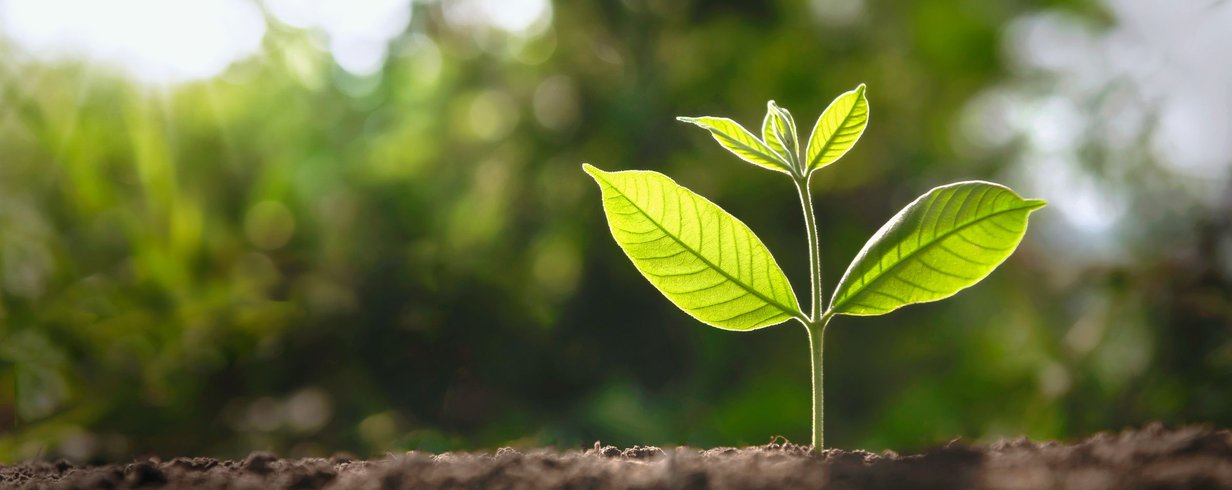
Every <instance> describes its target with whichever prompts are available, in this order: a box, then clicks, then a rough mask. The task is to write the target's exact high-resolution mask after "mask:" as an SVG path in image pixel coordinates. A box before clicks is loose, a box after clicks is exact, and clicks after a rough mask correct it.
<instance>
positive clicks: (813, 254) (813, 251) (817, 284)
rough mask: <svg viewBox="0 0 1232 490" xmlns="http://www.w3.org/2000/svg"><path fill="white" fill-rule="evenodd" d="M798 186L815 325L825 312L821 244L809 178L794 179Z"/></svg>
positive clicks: (812, 319) (811, 311)
mask: <svg viewBox="0 0 1232 490" xmlns="http://www.w3.org/2000/svg"><path fill="white" fill-rule="evenodd" d="M792 180H793V181H794V182H795V184H796V192H797V193H798V194H799V195H800V206H801V207H802V208H804V234H805V235H808V247H809V282H810V283H811V284H812V289H813V294H812V295H811V296H810V300H811V302H812V306H811V307H810V308H809V315H808V319H809V322H810V323H815V321H816V320H817V319H818V315H820V314H821V312H822V311H824V310H825V304H824V303H823V301H824V299H823V298H822V292H821V243H820V240H818V239H817V217H816V216H815V215H814V214H813V195H812V191H810V190H809V177H801V178H797V179H792Z"/></svg>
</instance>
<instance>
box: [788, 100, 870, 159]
mask: <svg viewBox="0 0 1232 490" xmlns="http://www.w3.org/2000/svg"><path fill="white" fill-rule="evenodd" d="M866 126H868V98H866V97H865V96H864V84H863V83H861V84H860V86H859V87H856V88H855V89H854V90H851V91H849V92H845V93H843V94H842V95H840V96H838V98H836V99H834V102H831V103H830V106H829V107H826V110H825V111H823V112H822V113H821V117H819V118H817V124H816V125H814V126H813V133H812V135H811V136H810V137H809V143H808V149H807V150H806V151H805V152H804V161H805V162H806V163H807V165H805V166H804V168H805V169H806V171H812V170H815V169H819V168H821V167H824V166H826V165H829V164H831V163H834V161H835V160H838V159H839V158H841V157H842V156H843V155H844V154H846V153H847V150H850V149H851V147H853V146H855V144H856V141H857V140H859V139H860V135H862V134H864V128H865V127H866Z"/></svg>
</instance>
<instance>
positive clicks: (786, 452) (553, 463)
mask: <svg viewBox="0 0 1232 490" xmlns="http://www.w3.org/2000/svg"><path fill="white" fill-rule="evenodd" d="M0 487H4V488H160V487H161V488H179V487H192V488H231V489H249V488H251V489H269V488H286V489H314V488H325V489H395V488H415V489H432V488H499V489H552V488H585V489H607V488H638V489H657V488H665V489H666V488H671V489H704V488H716V489H737V488H759V489H762V488H767V489H770V488H792V489H796V488H829V489H848V488H851V489H855V488H861V489H867V488H873V489H878V488H917V489H928V488H997V489H1019V488H1021V489H1027V488H1075V489H1088V488H1151V489H1159V488H1232V432H1229V431H1227V430H1215V429H1211V428H1208V427H1186V428H1181V429H1176V430H1169V429H1165V428H1163V427H1162V426H1159V425H1152V426H1148V427H1146V428H1144V429H1140V430H1130V431H1125V432H1121V433H1119V434H1112V433H1101V434H1097V435H1095V436H1093V437H1091V438H1089V439H1086V440H1084V441H1080V442H1076V443H1072V444H1061V443H1055V442H1046V443H1037V442H1030V441H1028V440H1026V439H1018V440H1010V441H1001V442H997V443H994V444H991V445H982V446H968V445H964V444H949V445H946V446H944V447H938V448H935V449H932V450H929V451H925V452H923V453H919V454H912V455H902V456H900V455H897V454H894V453H892V452H888V451H887V452H885V453H882V454H873V453H869V452H866V451H859V450H856V451H845V450H839V449H829V450H826V451H825V452H824V453H823V454H820V455H811V454H809V453H808V448H807V447H805V446H799V445H795V444H790V443H787V442H786V441H782V442H781V443H771V444H767V445H765V446H757V447H748V448H716V449H709V450H704V451H702V450H697V449H692V448H675V449H660V448H656V447H646V446H638V447H633V448H629V449H624V450H620V449H618V448H615V447H612V446H603V445H601V444H599V443H595V447H594V448H592V449H588V450H585V451H565V452H558V451H554V450H548V449H537V450H530V451H520V450H515V449H509V448H504V449H501V450H499V451H497V452H496V453H494V454H493V453H445V454H437V455H433V454H426V453H419V452H410V453H406V454H399V455H391V456H389V457H386V458H382V459H374V460H366V461H364V460H351V459H348V458H330V459H324V458H306V459H294V460H292V459H280V458H278V457H276V456H274V455H272V454H268V453H253V454H251V455H249V456H248V457H247V458H245V459H243V460H238V461H236V460H229V461H222V460H216V459H211V458H176V459H172V460H169V461H159V460H148V461H139V462H134V463H130V464H126V465H108V466H87V467H83V466H75V465H72V464H69V463H67V462H63V461H60V462H42V461H32V462H26V463H22V464H19V465H13V466H2V467H0Z"/></svg>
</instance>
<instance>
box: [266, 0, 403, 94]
mask: <svg viewBox="0 0 1232 490" xmlns="http://www.w3.org/2000/svg"><path fill="white" fill-rule="evenodd" d="M265 5H266V6H267V7H268V8H269V10H270V13H272V14H273V15H274V17H276V18H277V19H278V20H279V21H281V22H283V23H285V24H287V25H289V26H292V27H299V28H305V29H309V28H315V29H320V30H321V31H323V32H324V33H325V35H326V36H327V37H328V38H329V51H330V54H332V55H333V57H334V61H336V62H337V63H338V66H340V67H342V69H343V70H346V71H347V72H348V73H350V74H352V75H357V76H367V75H372V74H374V73H376V72H378V71H380V70H381V68H382V67H384V66H385V59H386V58H387V57H388V56H389V41H390V40H391V39H393V38H395V37H397V36H399V35H401V34H402V32H403V31H404V30H405V29H406V26H407V24H408V23H410V21H411V5H410V3H409V2H408V1H407V0H369V1H366V2H348V1H346V0H266V1H265Z"/></svg>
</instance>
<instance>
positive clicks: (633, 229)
mask: <svg viewBox="0 0 1232 490" xmlns="http://www.w3.org/2000/svg"><path fill="white" fill-rule="evenodd" d="M582 168H583V170H585V171H586V173H588V174H590V176H591V177H593V178H594V179H595V182H596V183H598V184H599V188H600V189H601V190H602V192H603V211H604V213H606V214H607V222H608V227H609V228H610V229H611V231H612V237H614V238H615V239H616V243H617V244H619V245H620V248H621V249H623V250H624V251H625V255H628V256H629V259H630V260H632V261H633V265H634V266H635V267H637V270H639V271H641V273H642V275H643V276H646V279H647V280H649V281H650V283H651V284H653V285H654V286H655V287H656V288H658V289H659V291H660V292H662V293H663V295H664V296H666V297H667V299H669V300H671V302H672V303H674V304H675V305H676V306H678V307H680V309H681V310H684V312H685V313H688V314H689V315H692V316H693V317H694V318H696V319H698V320H700V321H702V322H703V323H705V324H707V325H710V326H713V327H718V328H721V329H725V330H753V329H756V328H762V327H768V326H771V325H777V324H779V323H782V322H784V321H786V320H789V319H791V318H793V317H798V316H800V307H799V305H798V303H796V294H795V293H794V292H793V291H792V289H791V284H790V283H789V282H787V276H785V275H783V270H782V269H780V268H779V265H778V263H777V262H775V260H774V257H773V256H771V255H770V251H769V250H767V249H766V246H765V245H763V244H762V242H761V240H759V239H758V238H757V235H754V234H753V232H752V231H751V230H749V227H748V226H745V224H744V223H742V222H741V221H740V220H738V219H736V218H735V217H733V216H732V215H730V214H728V213H727V212H726V211H723V210H722V209H721V208H719V207H718V206H717V205H715V204H714V203H712V202H710V201H708V200H707V199H706V198H704V197H702V196H700V195H698V194H696V193H694V192H693V191H690V190H689V189H686V188H684V187H682V186H680V185H679V184H677V183H676V182H674V181H673V180H672V179H670V178H668V177H667V176H665V175H663V174H660V173H657V172H650V171H645V170H629V171H624V172H604V171H602V170H599V169H597V168H595V167H593V166H591V165H589V164H585V165H582Z"/></svg>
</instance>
